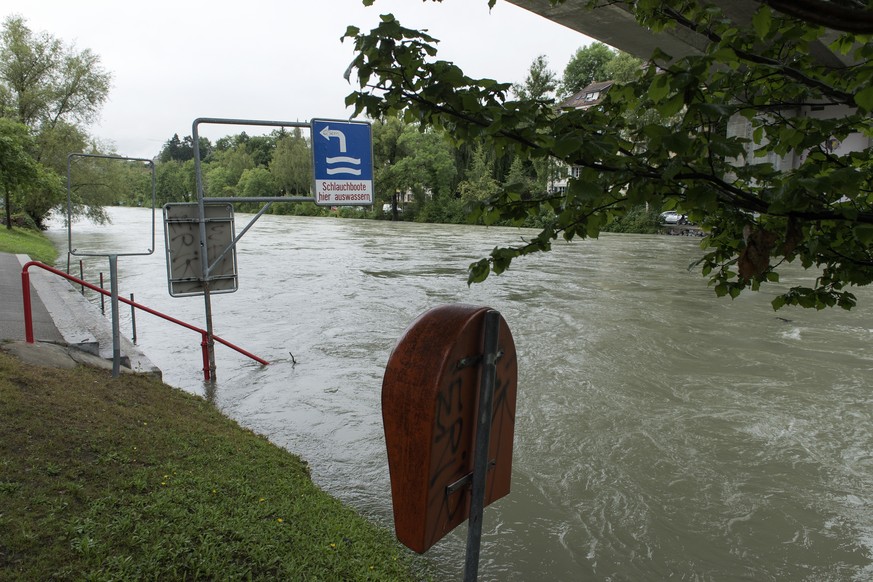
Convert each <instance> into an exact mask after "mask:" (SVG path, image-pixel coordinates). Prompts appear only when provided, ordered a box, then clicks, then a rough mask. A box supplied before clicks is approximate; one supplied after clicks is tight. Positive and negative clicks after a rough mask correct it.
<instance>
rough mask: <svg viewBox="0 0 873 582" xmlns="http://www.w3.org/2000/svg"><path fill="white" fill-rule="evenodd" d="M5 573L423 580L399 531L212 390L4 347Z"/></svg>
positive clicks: (0, 560)
mask: <svg viewBox="0 0 873 582" xmlns="http://www.w3.org/2000/svg"><path fill="white" fill-rule="evenodd" d="M0 401H2V402H3V403H4V404H3V407H2V408H0V443H2V444H0V449H2V451H3V452H2V458H3V472H2V477H0V506H2V507H3V512H2V514H0V532H2V533H0V579H4V580H13V579H15V580H18V579H26V580H44V579H55V578H59V579H116V580H126V579H164V580H166V579H186V578H203V579H254V580H258V579H262V580H266V579H270V580H295V579H303V578H306V579H313V580H410V579H413V578H414V575H413V574H412V572H411V569H410V568H411V566H410V563H409V561H408V559H407V558H406V556H405V554H404V552H403V551H402V550H401V548H400V547H399V546H398V545H397V543H396V542H395V541H394V540H393V536H392V534H391V532H389V531H388V530H387V529H385V528H380V527H377V526H375V525H373V524H371V523H369V522H367V521H366V520H365V519H364V518H363V517H361V516H359V515H358V514H356V513H355V512H354V511H353V510H352V509H350V508H348V507H346V506H344V505H342V504H341V503H340V502H339V501H337V500H335V499H334V498H332V497H330V496H329V495H327V494H326V493H324V492H323V491H321V490H320V489H318V488H317V487H316V486H315V485H314V484H313V483H312V481H311V479H310V477H309V472H308V468H307V466H306V464H305V463H304V462H302V461H301V460H300V459H299V458H297V457H295V456H294V455H291V454H289V453H288V452H286V451H284V450H282V449H280V448H279V447H277V446H274V445H272V444H271V443H269V442H268V441H267V440H266V439H265V438H263V437H260V436H258V435H256V434H254V433H252V432H250V431H248V430H245V429H243V428H241V427H240V426H239V425H238V424H237V423H235V422H233V421H231V420H229V419H228V418H226V417H224V416H222V415H221V413H220V412H218V411H217V410H216V409H215V408H214V407H213V406H212V405H210V404H209V403H207V402H206V401H205V400H204V399H202V398H199V397H196V396H192V395H190V394H187V393H185V392H183V391H181V390H177V389H175V388H172V387H170V386H167V385H165V384H162V383H160V382H158V381H156V380H154V379H151V378H148V377H145V376H139V375H122V376H121V377H119V378H112V377H111V375H110V374H109V372H108V371H105V370H98V369H94V368H89V367H84V366H79V367H77V368H75V369H72V370H61V369H54V368H44V367H38V366H32V365H26V364H24V363H23V362H21V361H20V360H18V359H17V358H15V357H13V356H11V355H9V354H7V353H0Z"/></svg>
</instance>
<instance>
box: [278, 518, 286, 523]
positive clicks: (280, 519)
mask: <svg viewBox="0 0 873 582" xmlns="http://www.w3.org/2000/svg"><path fill="white" fill-rule="evenodd" d="M276 521H278V522H279V523H282V522H283V521H285V520H284V519H282V518H281V517H277V518H276Z"/></svg>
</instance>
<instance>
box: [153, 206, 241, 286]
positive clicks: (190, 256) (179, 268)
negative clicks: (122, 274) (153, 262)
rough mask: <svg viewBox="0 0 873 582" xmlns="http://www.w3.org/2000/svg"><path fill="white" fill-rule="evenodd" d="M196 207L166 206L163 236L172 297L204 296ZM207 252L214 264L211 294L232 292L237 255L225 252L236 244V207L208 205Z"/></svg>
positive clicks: (235, 282)
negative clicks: (234, 216) (234, 241)
mask: <svg viewBox="0 0 873 582" xmlns="http://www.w3.org/2000/svg"><path fill="white" fill-rule="evenodd" d="M199 212H200V211H199V208H198V206H197V204H167V205H165V206H164V237H165V242H166V248H167V276H168V281H169V287H170V295H172V296H173V297H185V296H189V295H202V294H203V266H202V263H201V256H200V249H201V245H200V222H199ZM204 220H205V221H206V229H205V230H206V245H205V246H206V253H207V257H208V258H209V262H210V264H214V266H213V267H212V269H211V270H210V275H209V279H208V280H209V291H210V293H231V292H233V291H236V290H237V273H236V253H235V251H234V249H231V250H230V251H228V252H227V253H226V254H225V255H224V256H223V257H222V258H221V260H220V261H218V262H216V259H218V258H219V257H220V256H221V255H222V253H224V251H225V250H226V249H228V248H229V247H230V245H231V244H232V242H233V237H234V234H233V206H231V205H230V204H207V205H205V206H204Z"/></svg>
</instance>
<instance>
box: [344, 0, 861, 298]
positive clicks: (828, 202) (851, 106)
mask: <svg viewBox="0 0 873 582" xmlns="http://www.w3.org/2000/svg"><path fill="white" fill-rule="evenodd" d="M595 4H596V2H593V1H592V2H590V3H589V7H590V8H591V9H592V10H596V9H598V8H595ZM618 4H619V5H621V7H623V8H626V9H627V10H628V11H629V13H631V14H633V16H634V17H635V18H636V19H637V22H638V23H639V24H640V25H641V26H643V27H648V28H651V29H653V30H663V29H665V28H670V29H671V30H674V31H677V33H681V34H694V35H701V36H699V37H698V38H700V39H702V40H705V41H706V46H705V49H704V51H703V52H702V53H700V54H694V55H691V56H687V57H683V58H678V59H673V58H672V57H671V56H670V55H666V54H664V53H662V52H658V51H656V53H655V54H654V55H652V57H651V59H650V60H649V62H648V63H647V67H646V69H645V70H644V71H643V72H642V73H641V74H639V75H638V76H636V77H634V78H633V79H630V80H628V81H626V82H624V83H618V84H616V85H614V86H613V87H612V88H611V90H610V91H609V93H608V94H607V96H606V98H605V99H604V101H603V102H602V103H601V104H600V105H599V106H597V107H594V108H590V109H586V110H577V111H571V112H567V113H565V114H563V115H560V116H558V115H556V114H555V113H554V112H553V111H552V109H551V108H549V107H546V106H544V105H543V104H542V103H540V102H537V101H531V100H522V99H517V100H515V99H511V98H509V96H508V95H507V91H508V89H509V87H508V86H507V85H506V84H502V83H498V82H497V81H494V80H491V79H473V78H470V77H467V76H466V75H464V74H463V72H462V71H461V70H460V69H459V68H458V67H457V66H456V65H454V64H452V63H448V62H445V61H439V60H436V59H435V56H436V42H437V41H436V39H434V38H433V37H431V36H430V35H428V34H426V33H423V32H419V31H416V30H411V29H407V28H404V27H402V26H401V25H400V23H399V22H397V21H396V19H395V18H394V17H393V16H391V15H386V16H383V18H382V22H381V23H380V24H379V25H378V26H377V27H376V28H374V29H373V30H372V31H370V32H369V33H361V32H360V31H357V30H350V31H349V33H348V35H347V37H348V38H351V39H352V40H353V42H354V44H355V50H356V53H357V54H356V57H355V60H354V62H353V65H352V69H351V71H352V72H353V73H354V75H355V78H356V81H357V82H358V83H359V85H360V87H361V90H360V91H356V92H354V93H352V94H351V95H349V96H348V97H347V99H346V102H347V103H348V104H349V105H352V106H354V107H355V113H356V114H359V113H366V114H368V115H370V116H371V117H374V118H379V117H381V116H384V115H395V114H396V115H402V116H403V117H404V118H405V119H411V120H416V121H417V122H418V123H420V124H421V125H422V126H423V127H432V128H435V129H437V130H441V131H445V132H446V133H447V134H448V135H450V136H451V137H452V139H453V140H454V141H455V143H457V144H476V143H480V142H481V143H484V144H486V145H487V147H488V148H489V149H490V150H492V151H494V152H496V153H497V154H498V155H503V154H504V153H507V152H511V153H512V154H514V155H517V156H519V157H521V158H522V159H529V160H531V161H535V160H542V159H546V158H554V159H556V160H558V161H559V162H560V163H561V164H563V165H564V166H565V167H575V168H578V169H579V175H578V177H575V178H573V179H572V180H570V183H569V187H568V188H567V189H566V191H565V192H563V193H561V194H545V193H540V194H537V195H533V196H530V197H527V198H524V197H520V196H519V195H518V194H517V193H515V192H513V191H512V190H510V189H506V188H504V189H501V190H500V191H499V192H497V193H496V194H495V195H494V196H492V197H491V198H490V199H489V200H487V201H484V202H483V204H482V205H481V206H480V208H479V209H478V210H477V211H476V214H475V215H474V218H477V217H478V218H482V219H485V220H486V222H487V223H497V222H501V221H508V222H509V223H511V224H515V223H518V222H519V221H525V220H532V219H534V217H540V219H545V222H544V224H543V226H542V231H541V233H540V234H539V235H538V236H537V237H535V238H534V239H532V240H530V241H528V242H527V243H526V244H523V245H521V246H518V247H511V248H497V249H495V250H494V251H493V252H492V253H491V256H490V257H488V258H487V259H483V260H482V261H479V262H477V263H475V264H474V265H472V266H471V271H470V281H471V282H472V281H480V280H482V279H484V278H485V277H487V275H488V273H489V272H493V273H500V272H502V271H503V270H505V269H506V268H507V267H508V266H509V264H510V263H511V262H512V260H513V259H514V258H515V257H519V256H523V255H527V254H530V253H535V252H539V251H543V250H548V249H549V248H550V244H551V241H552V240H554V239H556V238H557V237H562V238H564V239H566V240H572V239H573V238H575V237H577V236H579V237H596V236H597V235H598V233H599V232H600V231H601V230H602V229H603V228H604V227H605V226H606V225H608V224H610V223H612V222H613V221H614V220H615V219H616V218H619V217H621V216H625V215H627V214H628V213H630V212H631V211H632V210H633V209H634V208H637V207H639V206H640V205H645V204H648V205H649V206H650V207H653V208H676V209H678V210H680V211H682V212H683V213H685V214H687V215H688V216H689V219H690V220H692V221H693V222H695V223H697V224H699V225H701V226H702V228H703V229H704V230H705V231H706V233H707V236H706V238H705V239H704V240H703V243H702V246H703V256H702V258H701V260H700V262H699V263H698V266H699V268H701V270H702V273H703V274H704V275H705V276H708V277H709V278H710V281H711V283H712V286H713V288H714V290H715V292H716V294H718V295H729V296H731V297H735V296H737V295H738V294H739V293H740V292H742V291H743V290H745V289H751V290H756V289H758V288H760V286H761V285H762V284H765V283H766V282H767V281H770V280H772V278H773V275H774V274H775V273H776V272H777V270H778V268H779V265H780V264H782V263H783V262H786V261H788V262H790V261H799V262H800V263H801V264H802V265H803V266H804V267H807V268H812V267H814V268H816V269H818V270H819V272H820V273H821V274H820V276H819V277H818V279H817V280H816V282H815V284H814V285H813V286H811V287H809V288H806V289H798V290H794V291H793V292H790V293H787V294H785V295H784V296H783V297H782V299H781V300H780V301H779V302H777V303H778V304H777V305H774V306H776V307H778V306H779V305H782V304H792V305H800V306H805V307H810V306H811V307H818V306H830V305H837V306H841V307H845V308H848V307H851V305H853V303H854V296H853V295H852V294H851V293H850V292H849V291H848V290H847V288H848V287H850V286H852V285H867V284H869V283H870V282H871V281H873V253H871V249H870V240H871V234H870V233H871V229H870V227H871V226H873V208H871V203H873V194H871V192H873V183H871V177H873V176H871V161H870V153H871V150H870V147H869V145H867V144H868V143H869V136H871V135H873V123H871V116H870V112H871V110H873V98H871V95H873V92H871V91H870V89H869V84H870V79H871V78H873V61H871V60H870V57H871V56H873V44H871V43H870V42H869V39H868V38H867V37H864V36H859V35H855V34H852V33H844V34H837V35H833V34H831V33H829V32H826V31H825V30H824V29H821V28H818V27H816V26H814V25H810V24H808V23H805V22H803V21H800V20H797V19H795V18H792V17H788V16H784V15H782V14H779V13H776V12H773V11H771V10H770V9H769V8H768V7H767V6H764V5H762V6H760V7H759V10H758V12H757V13H756V15H755V16H754V22H753V26H751V27H740V26H737V25H736V24H735V23H734V22H732V21H731V20H730V18H728V17H726V16H725V15H724V14H722V13H721V12H720V11H719V10H718V9H717V8H716V7H713V6H709V5H704V4H702V3H700V2H696V1H689V2H683V3H681V4H665V3H659V2H629V1H628V2H618ZM823 44H824V45H830V47H831V48H832V50H834V51H836V52H837V53H840V52H843V53H845V54H846V55H847V56H848V58H849V60H851V61H852V65H851V66H849V65H846V66H840V65H839V62H838V61H835V60H834V59H829V60H826V62H823V61H821V60H819V58H820V55H821V54H822V45H823ZM568 90H569V89H568ZM798 109H800V110H802V111H803V112H804V113H809V114H806V115H801V116H797V115H796V112H797V111H798ZM640 112H656V113H657V115H649V114H640ZM844 142H849V143H851V144H853V145H852V147H845V148H841V147H840V146H839V144H841V143H844ZM551 213H553V215H554V220H549V219H548V217H549V216H551Z"/></svg>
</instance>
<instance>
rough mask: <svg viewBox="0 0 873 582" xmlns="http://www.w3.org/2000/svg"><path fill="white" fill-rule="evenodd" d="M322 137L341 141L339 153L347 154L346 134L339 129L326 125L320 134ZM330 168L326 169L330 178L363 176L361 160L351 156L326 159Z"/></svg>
mask: <svg viewBox="0 0 873 582" xmlns="http://www.w3.org/2000/svg"><path fill="white" fill-rule="evenodd" d="M319 133H320V134H321V136H322V137H323V138H324V139H326V140H328V141H330V139H331V138H336V139H337V140H338V141H339V151H340V153H341V154H344V153H346V134H344V133H343V132H342V131H340V130H338V129H331V128H330V126H329V125H326V126H325V127H324V129H322V130H321V131H320V132H319ZM324 161H325V162H326V163H327V165H328V166H329V167H328V168H326V169H325V173H327V175H329V176H333V175H335V174H351V175H352V176H360V175H361V168H360V166H361V158H353V157H351V156H332V157H329V158H325V160H324ZM334 164H351V165H353V166H358V167H357V168H352V167H347V166H335V165H334Z"/></svg>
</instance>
